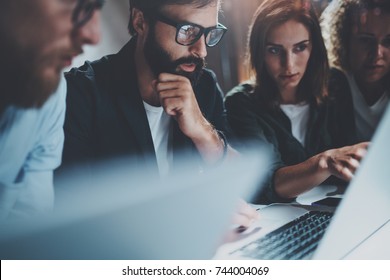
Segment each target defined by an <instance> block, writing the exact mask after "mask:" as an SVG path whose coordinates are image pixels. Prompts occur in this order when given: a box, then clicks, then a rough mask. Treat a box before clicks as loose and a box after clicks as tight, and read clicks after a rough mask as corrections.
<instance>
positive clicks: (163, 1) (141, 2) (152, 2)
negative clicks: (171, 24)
mask: <svg viewBox="0 0 390 280" xmlns="http://www.w3.org/2000/svg"><path fill="white" fill-rule="evenodd" d="M214 2H217V3H218V5H220V0H129V5H130V20H129V25H128V30H129V33H130V34H131V35H132V36H134V35H136V34H137V33H136V31H135V29H134V27H133V23H132V10H133V8H137V9H139V10H140V11H142V12H143V13H144V16H145V17H148V16H150V15H154V14H156V13H158V12H160V11H161V8H162V7H164V6H166V5H194V6H196V7H198V8H202V7H205V6H207V5H211V4H212V3H214ZM218 8H219V6H218Z"/></svg>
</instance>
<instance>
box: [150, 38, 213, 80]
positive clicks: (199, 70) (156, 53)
mask: <svg viewBox="0 0 390 280" xmlns="http://www.w3.org/2000/svg"><path fill="white" fill-rule="evenodd" d="M144 53H145V59H146V61H147V62H148V64H149V66H150V68H151V69H152V71H153V74H154V75H156V76H158V75H159V74H161V73H171V74H177V75H181V76H184V77H187V78H188V79H189V80H190V82H191V84H192V86H193V87H194V86H196V85H197V84H198V82H199V79H200V77H201V76H202V74H203V68H204V67H205V64H206V63H205V60H204V59H203V58H199V57H195V56H187V57H181V58H179V59H177V60H172V59H171V56H170V55H169V53H167V51H165V50H164V49H163V48H162V47H161V46H160V44H159V43H158V42H157V41H156V36H155V34H154V30H151V32H150V33H149V35H148V38H147V39H146V42H145V46H144ZM191 63H192V64H195V65H196V68H195V71H193V72H185V71H182V70H180V69H179V68H178V66H179V65H180V64H191Z"/></svg>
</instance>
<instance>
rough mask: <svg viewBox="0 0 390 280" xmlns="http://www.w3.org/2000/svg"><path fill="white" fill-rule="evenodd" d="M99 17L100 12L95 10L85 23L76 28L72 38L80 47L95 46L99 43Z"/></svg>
mask: <svg viewBox="0 0 390 280" xmlns="http://www.w3.org/2000/svg"><path fill="white" fill-rule="evenodd" d="M100 17H101V11H100V10H95V11H94V13H93V15H92V17H91V19H90V20H89V21H88V22H87V23H85V24H84V25H83V26H81V27H78V28H76V30H75V31H74V37H75V39H76V40H77V41H78V42H79V43H80V44H81V45H85V44H86V45H96V44H97V43H99V41H100V37H101V30H100Z"/></svg>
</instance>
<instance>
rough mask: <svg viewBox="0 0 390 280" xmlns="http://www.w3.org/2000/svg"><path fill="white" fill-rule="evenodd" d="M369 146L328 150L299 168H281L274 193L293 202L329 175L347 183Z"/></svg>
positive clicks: (303, 163) (294, 166)
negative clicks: (292, 199) (293, 199)
mask: <svg viewBox="0 0 390 280" xmlns="http://www.w3.org/2000/svg"><path fill="white" fill-rule="evenodd" d="M368 145H369V143H368V142H363V143H359V144H356V145H353V146H346V147H343V148H339V149H332V150H328V151H325V152H323V153H320V154H318V155H315V156H313V157H311V158H309V159H308V160H306V161H304V162H302V163H300V164H297V165H293V166H287V167H283V168H280V169H279V170H277V171H276V173H275V177H274V178H275V179H274V184H275V191H276V193H277V194H278V195H279V196H281V197H285V198H294V197H296V196H298V195H300V194H302V193H303V192H306V191H308V190H310V189H311V188H313V187H315V186H317V185H319V184H321V183H322V182H324V181H325V180H326V179H327V178H328V177H330V176H331V175H334V176H336V177H338V178H340V179H343V180H345V181H350V180H351V179H352V178H353V174H354V173H355V171H356V170H357V169H358V167H359V164H360V161H361V159H362V158H363V157H364V155H365V154H366V151H367V148H368Z"/></svg>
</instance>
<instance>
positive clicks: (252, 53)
mask: <svg viewBox="0 0 390 280" xmlns="http://www.w3.org/2000/svg"><path fill="white" fill-rule="evenodd" d="M288 20H296V21H297V22H300V23H302V24H303V25H304V26H306V28H307V29H308V30H309V34H310V40H311V42H312V51H311V55H310V58H309V61H308V65H307V68H306V72H305V74H304V76H303V78H302V80H301V81H300V83H299V85H298V91H297V94H298V99H299V100H301V101H306V102H308V103H310V104H314V105H319V104H321V103H322V102H323V101H324V99H326V97H327V95H328V94H327V83H328V72H329V64H328V59H327V52H326V48H325V45H324V41H323V38H322V35H321V28H320V25H319V22H318V18H317V15H316V13H315V10H314V8H313V7H312V5H311V3H310V1H309V0H265V1H264V2H263V3H262V4H261V5H260V6H259V7H258V9H257V11H256V12H255V14H254V16H253V19H252V23H251V27H250V29H249V36H248V54H247V55H248V60H249V63H250V66H251V72H252V73H251V74H252V77H253V80H254V81H253V87H254V91H253V94H255V95H256V97H257V98H258V99H259V100H260V101H261V103H262V104H263V105H265V106H266V107H268V108H269V109H272V110H275V109H276V108H277V107H278V105H279V104H280V103H279V102H280V101H279V100H280V93H279V91H278V89H277V86H276V84H275V82H274V80H273V79H272V77H271V76H270V75H269V73H268V71H267V70H266V66H265V52H266V43H267V37H268V34H269V32H270V30H271V29H272V28H273V27H275V26H278V25H280V24H282V23H284V22H286V21H288Z"/></svg>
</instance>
